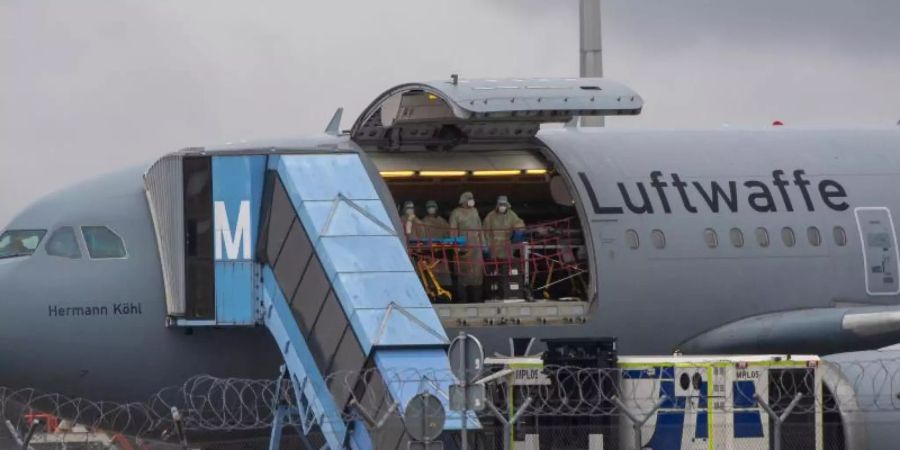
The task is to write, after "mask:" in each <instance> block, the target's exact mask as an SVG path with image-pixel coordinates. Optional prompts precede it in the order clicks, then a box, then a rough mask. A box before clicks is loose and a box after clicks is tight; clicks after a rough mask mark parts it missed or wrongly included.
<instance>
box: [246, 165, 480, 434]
mask: <svg viewBox="0 0 900 450" xmlns="http://www.w3.org/2000/svg"><path fill="white" fill-rule="evenodd" d="M360 158H361V156H360V155H358V154H355V153H337V152H336V153H332V154H321V153H318V154H298V155H277V156H270V158H269V163H268V170H267V174H266V189H265V192H266V194H265V195H264V209H263V214H262V215H263V217H262V225H261V229H260V235H259V244H258V245H257V259H258V260H259V261H260V262H261V263H262V264H263V266H264V269H263V272H264V273H263V281H264V285H265V286H264V289H265V292H266V293H265V295H263V296H262V297H263V299H262V300H263V305H264V311H263V314H264V315H265V316H266V317H265V320H264V323H265V324H266V325H267V326H269V328H270V330H272V334H273V336H276V340H278V342H279V346H280V347H281V348H282V352H283V353H284V355H285V361H286V362H288V367H289V369H290V372H291V376H292V377H294V376H297V375H296V374H301V373H302V374H304V375H299V376H298V378H301V379H303V381H304V382H305V383H306V384H305V385H304V392H302V393H297V394H296V395H297V396H298V399H301V398H302V397H300V395H301V394H303V395H306V396H307V400H310V399H313V398H315V399H316V400H315V405H316V408H319V409H315V408H314V409H315V412H316V414H317V417H319V418H324V419H330V420H325V421H326V422H330V421H331V420H334V419H335V418H340V417H342V413H344V412H346V411H345V410H346V408H347V405H348V401H349V400H350V397H351V391H354V393H355V394H356V395H357V396H360V397H361V398H381V399H384V400H383V401H381V404H372V405H361V406H363V407H367V408H368V409H369V411H380V410H384V409H385V407H386V405H389V404H393V403H396V404H397V405H398V410H399V411H400V415H402V413H403V411H404V409H405V406H406V403H407V402H408V401H409V399H410V398H412V396H414V395H415V394H416V393H418V392H421V391H422V390H428V391H430V392H432V393H434V394H435V395H437V396H438V397H439V398H441V399H442V401H443V402H444V403H445V406H446V405H447V404H448V403H449V400H448V398H447V397H448V393H447V392H448V390H449V385H450V384H452V383H453V382H454V381H455V380H453V379H452V377H447V375H446V374H449V373H450V371H449V361H448V359H447V355H446V346H447V344H448V343H449V341H448V339H447V337H446V333H445V332H444V330H443V327H442V326H441V324H440V321H439V319H438V317H437V314H436V313H435V311H434V309H433V308H432V306H431V303H430V301H429V300H428V297H427V295H426V294H425V292H424V290H423V288H422V286H421V284H420V282H419V279H418V277H417V275H416V273H415V271H414V269H413V267H412V264H411V263H410V261H409V259H408V257H407V255H406V252H405V249H404V247H403V243H402V241H401V240H400V237H399V236H398V235H397V233H396V230H395V229H394V227H393V226H392V225H391V224H392V223H393V222H392V221H391V219H390V215H389V213H388V211H387V209H386V208H385V205H384V203H383V202H382V200H381V199H380V198H379V196H378V194H377V192H376V189H375V186H374V184H373V182H372V180H371V179H370V177H369V174H368V173H367V171H366V169H365V168H364V165H363V163H362V160H361V159H360ZM289 343H290V344H289ZM290 352H293V353H294V354H293V355H289V354H288V353H290ZM289 359H290V360H291V361H288V360H289ZM292 364H293V366H292ZM422 367H429V368H430V370H431V371H432V372H433V373H443V374H445V375H444V377H443V379H435V380H426V381H427V382H423V383H417V382H410V380H400V379H399V378H401V377H400V376H398V374H401V373H405V374H407V375H408V374H410V373H411V371H415V370H418V369H420V368H422ZM362 372H365V373H367V374H369V375H368V376H369V379H367V380H360V379H358V378H353V377H354V376H355V377H358V376H359V374H360V373H362ZM335 374H345V375H344V376H334V375H335ZM354 374H355V375H354ZM304 377H305V379H304ZM435 378H441V377H435ZM292 379H293V378H292ZM411 386H412V387H411ZM360 389H363V390H368V389H374V390H375V391H378V392H374V393H372V395H366V394H367V392H360ZM329 394H330V395H329ZM361 394H362V395H361ZM325 397H330V398H328V401H326V400H323V398H325ZM298 402H299V400H298ZM400 415H394V416H395V417H394V419H393V420H395V421H401V419H400ZM320 420H321V419H320ZM388 425H389V426H388V427H387V429H390V430H394V431H393V432H388V433H385V432H382V433H379V436H378V441H377V442H372V441H371V439H370V438H369V436H367V435H366V433H364V432H363V433H361V432H360V429H359V428H360V427H352V428H348V427H347V426H346V424H341V426H337V425H334V426H332V427H331V428H328V429H324V428H323V430H322V431H324V432H326V433H325V434H326V438H328V439H327V440H328V444H329V446H332V448H335V447H333V446H334V445H336V444H337V443H338V442H343V441H346V440H347V439H349V441H346V442H345V445H349V446H351V447H352V448H361V449H362V448H378V449H396V448H406V445H407V444H406V442H408V438H407V437H406V433H405V432H404V431H403V430H404V427H403V426H402V424H401V423H396V424H390V423H389V424H388ZM446 426H447V428H448V429H456V428H460V426H461V416H460V415H459V414H453V413H451V414H448V419H447V421H446ZM470 427H471V425H470ZM348 431H352V433H351V434H350V435H349V436H348V435H347V433H348ZM364 435H365V436H364ZM338 448H339V447H338Z"/></svg>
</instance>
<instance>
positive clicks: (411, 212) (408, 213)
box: [406, 209, 416, 217]
mask: <svg viewBox="0 0 900 450" xmlns="http://www.w3.org/2000/svg"><path fill="white" fill-rule="evenodd" d="M414 215H416V210H414V209H407V210H406V216H407V217H412V216H414Z"/></svg>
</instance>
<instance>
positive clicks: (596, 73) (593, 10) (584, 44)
mask: <svg viewBox="0 0 900 450" xmlns="http://www.w3.org/2000/svg"><path fill="white" fill-rule="evenodd" d="M578 1H579V8H578V12H579V22H580V25H581V26H580V27H579V29H580V33H579V34H580V39H579V40H580V46H579V47H580V52H579V54H580V58H579V70H580V75H581V77H583V78H584V77H597V78H600V77H602V76H603V36H602V34H601V32H600V27H601V20H600V18H601V12H600V1H601V0H578ZM580 120H581V126H585V127H602V126H604V125H605V124H606V122H605V120H604V118H603V116H586V117H581V118H580Z"/></svg>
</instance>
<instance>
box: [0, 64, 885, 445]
mask: <svg viewBox="0 0 900 450" xmlns="http://www.w3.org/2000/svg"><path fill="white" fill-rule="evenodd" d="M642 106H643V100H642V99H641V97H640V96H639V95H638V94H637V93H635V92H634V91H632V90H631V89H629V88H627V87H625V86H623V85H621V84H618V83H614V82H611V81H608V80H605V79H593V78H584V79H497V80H463V79H458V78H456V77H454V78H452V79H450V80H442V81H434V82H422V83H409V84H403V85H400V86H397V87H394V88H392V89H389V90H388V91H386V92H385V93H383V94H382V95H381V96H379V97H378V98H377V99H376V100H375V101H374V102H373V103H372V104H371V105H370V106H369V107H368V108H366V110H365V111H363V113H362V115H361V116H360V117H359V119H357V120H356V122H355V123H354V125H353V127H352V128H351V129H350V130H349V131H346V132H341V131H339V122H340V116H339V115H336V117H335V119H334V120H333V121H332V123H331V124H329V126H328V128H327V130H326V132H325V133H323V134H322V135H318V136H310V137H306V138H299V139H285V140H275V141H271V142H250V143H241V144H230V145H222V146H208V147H192V148H186V149H184V150H181V151H179V152H176V153H172V154H169V155H166V156H164V157H162V158H161V159H160V160H158V161H156V162H155V163H153V164H152V165H147V166H140V167H132V168H127V169H123V170H121V171H119V172H116V173H113V174H109V175H103V176H99V177H97V178H95V179H92V180H90V181H87V182H84V183H82V184H79V185H76V186H72V187H70V188H67V189H64V190H63V191H61V192H58V193H56V194H53V195H50V196H47V197H46V198H43V199H41V200H39V201H37V202H35V203H34V204H33V205H31V206H30V207H29V208H27V209H26V210H25V211H23V212H22V213H21V214H19V215H18V216H17V217H16V218H15V219H14V220H13V221H12V222H11V223H10V224H9V226H8V227H7V229H6V230H5V231H4V232H3V234H2V235H0V361H2V364H0V385H12V386H33V387H38V388H42V389H45V390H50V391H54V392H64V393H67V394H70V395H81V396H85V397H88V398H102V399H108V400H120V401H129V400H140V399H142V398H145V397H146V395H149V394H150V393H152V392H154V391H155V390H157V389H159V388H160V387H163V386H167V385H173V384H178V383H180V382H181V381H182V380H184V379H186V378H187V377H189V376H191V375H194V374H198V373H210V374H213V375H219V376H236V377H271V376H273V375H274V374H275V373H276V372H277V367H278V365H279V364H280V361H281V359H282V354H280V352H279V351H278V350H279V347H277V346H276V345H274V344H273V342H272V337H271V336H269V335H268V334H269V333H268V332H267V331H266V330H265V328H263V327H262V326H260V325H269V324H268V322H266V321H267V320H268V319H266V317H267V316H265V312H264V311H263V312H261V310H262V309H264V308H263V307H264V306H265V305H268V304H267V303H266V302H267V301H269V300H267V299H269V297H270V296H272V297H280V296H283V300H284V301H285V302H286V304H290V305H291V308H293V314H294V316H295V317H296V320H297V321H298V323H299V329H300V330H301V332H302V334H303V335H304V336H306V339H307V341H308V342H309V345H310V352H311V354H312V355H313V356H314V358H313V359H315V360H316V365H318V366H319V368H320V369H321V372H322V373H326V372H328V371H330V370H334V368H335V367H336V366H341V367H348V366H349V367H359V364H360V363H363V364H364V365H365V364H366V363H365V362H364V361H365V360H366V359H367V358H370V357H371V358H374V357H373V356H371V355H372V353H370V349H374V348H381V347H379V345H380V344H381V343H384V339H388V338H386V337H385V335H384V333H385V332H395V333H399V334H397V335H398V336H399V335H401V334H403V331H402V330H396V329H394V330H393V331H391V329H392V328H391V327H392V326H394V325H396V324H394V325H392V324H391V323H388V322H389V321H388V320H387V319H383V320H384V322H380V320H382V319H377V318H376V319H371V320H369V319H366V317H367V316H365V311H366V308H367V306H366V305H367V304H366V302H367V301H370V299H371V298H374V297H378V298H382V297H383V298H384V299H387V300H384V301H385V302H387V301H388V300H390V301H391V302H394V303H392V304H393V305H398V306H397V307H398V308H400V307H401V306H404V305H405V304H404V303H403V302H404V300H402V299H404V298H412V297H416V298H427V297H425V296H426V295H428V296H430V298H431V300H434V302H433V305H430V306H429V304H428V303H429V302H426V303H425V307H422V306H423V305H422V304H417V306H415V307H412V306H408V305H406V306H404V307H407V306H408V309H409V310H410V311H412V312H405V313H404V314H407V316H408V317H410V319H409V320H408V321H407V322H406V323H407V326H408V329H411V330H415V329H418V328H422V329H425V330H426V331H427V332H422V333H420V335H417V336H416V337H415V339H416V340H417V341H418V340H425V341H429V339H432V337H433V340H435V342H438V343H442V342H445V341H446V334H444V333H445V331H444V330H446V333H447V334H450V335H452V334H455V333H456V332H457V331H459V330H467V331H469V332H471V333H473V334H475V335H477V336H479V337H481V338H482V340H483V341H484V342H485V344H486V347H488V351H489V352H493V351H499V352H506V351H507V339H508V338H510V337H537V338H548V337H571V336H615V337H617V338H618V342H619V349H620V351H621V352H622V353H627V354H654V353H656V354H667V353H671V352H672V351H676V350H677V351H681V352H683V353H705V354H716V353H730V352H740V353H767V352H776V353H807V354H823V355H824V354H832V353H839V352H851V351H859V350H875V349H878V348H880V347H884V346H887V345H890V344H894V343H897V342H898V341H900V305H898V303H900V267H898V264H900V254H898V246H897V240H896V230H895V226H894V222H893V214H894V213H897V212H898V211H900V195H898V191H897V188H896V184H895V183H900V129H897V128H890V129H888V128H866V129H861V128H860V129H849V128H848V129H833V128H802V129H800V128H793V127H789V126H782V127H766V128H758V129H737V128H733V127H732V128H726V129H713V130H704V131H689V130H630V129H629V130H617V129H584V128H580V127H578V126H573V125H572V122H573V118H576V117H579V116H591V115H633V114H638V113H639V112H640V111H641V108H642ZM549 123H565V124H567V125H565V126H561V127H556V128H554V127H544V129H542V128H541V126H542V125H544V124H549ZM463 192H471V193H472V194H473V196H474V198H475V201H476V205H475V208H476V209H477V210H478V212H479V215H480V216H481V217H484V216H485V215H486V214H487V213H488V212H489V211H491V210H492V209H494V202H495V199H496V198H497V197H498V196H500V195H505V196H507V197H508V199H509V202H510V204H511V207H512V209H513V210H515V211H516V212H517V214H518V215H519V216H520V217H521V218H522V219H523V221H524V222H525V226H524V228H523V230H522V232H520V233H512V234H513V235H515V236H516V238H515V239H513V240H509V239H507V240H508V244H509V245H510V248H511V252H509V253H510V255H513V256H509V257H508V259H509V261H506V264H501V265H496V266H495V267H502V268H504V269H507V268H509V267H511V266H515V267H516V268H517V270H515V271H513V272H511V273H509V274H507V275H508V276H505V277H502V278H498V277H496V276H492V274H491V273H490V267H491V266H490V260H491V255H490V254H489V253H488V254H486V255H485V256H486V258H484V257H482V258H481V259H479V258H471V255H473V253H470V252H476V251H480V250H481V249H480V247H481V246H483V245H486V244H484V243H481V245H479V248H466V246H467V245H469V246H471V245H472V242H473V239H471V238H470V239H469V240H468V241H467V240H466V239H455V238H457V237H458V235H464V234H465V233H455V232H454V230H448V236H449V238H447V239H434V240H428V239H413V238H410V239H408V240H407V239H403V240H402V242H403V245H404V246H405V247H403V246H401V247H397V248H402V251H400V252H399V253H398V252H394V251H393V249H395V247H380V245H381V244H377V245H376V244H371V245H370V244H369V243H370V242H375V241H377V240H379V239H382V238H386V237H387V238H391V239H394V240H395V241H401V239H398V238H400V237H404V236H405V234H406V233H405V230H404V229H403V226H402V225H401V218H400V216H399V215H398V214H397V213H396V211H397V206H398V205H400V204H402V203H403V202H404V201H413V202H414V204H415V205H416V207H417V208H421V207H422V206H423V205H424V204H425V203H426V201H429V200H433V201H435V202H437V204H438V205H440V209H441V210H442V211H443V214H444V215H445V216H446V215H447V214H449V213H450V211H451V210H452V209H454V208H456V207H457V206H458V201H459V198H460V195H461V194H462V193H463ZM291 206H293V208H291ZM422 212H423V210H422V209H419V210H418V213H419V214H420V215H421V213H422ZM341 230H343V231H341ZM335 233H337V234H335ZM337 235H340V236H341V237H343V238H345V239H349V237H348V236H350V235H352V237H353V240H346V241H341V242H342V243H341V244H340V245H338V244H334V245H332V244H329V242H338V241H327V239H329V238H332V237H335V236H337ZM477 239H478V238H476V240H477ZM323 242H324V243H323ZM379 242H380V241H379ZM385 242H387V241H385ZM385 245H387V244H385ZM391 245H393V244H391ZM476 245H478V244H476ZM329 246H330V247H329ZM338 247H340V248H338ZM388 248H390V249H391V250H390V251H388V250H385V249H388ZM435 249H438V250H435ZM341 251H343V253H340V252H341ZM423 255H424V256H423ZM410 256H412V258H410ZM476 256H477V255H476ZM423 260H425V261H437V262H438V263H439V264H445V266H442V267H445V268H446V269H445V271H444V273H443V274H441V273H436V272H435V271H438V272H439V271H440V269H435V266H430V267H425V268H422V267H420V266H418V263H419V262H421V261H423ZM367 264H368V265H369V266H367ZM467 264H468V266H466V265H467ZM413 265H416V267H413ZM370 266H372V267H374V266H377V267H375V268H372V267H370ZM463 270H483V271H484V274H483V275H484V278H483V279H484V281H483V286H487V285H490V284H491V283H494V284H496V283H497V282H498V281H497V280H501V281H500V282H503V283H512V284H513V285H514V286H512V289H511V291H513V292H516V291H517V292H518V293H514V294H512V295H507V296H506V297H507V298H504V299H498V300H494V301H483V302H470V303H463V302H461V301H460V299H461V297H459V296H457V295H454V294H455V293H456V292H458V290H454V289H453V288H454V286H452V284H453V283H458V282H459V280H460V278H461V275H460V274H461V273H462V271H463ZM350 272H352V275H353V277H350V275H347V274H348V273H350ZM401 272H402V274H403V277H404V278H403V279H402V280H401V279H400V278H399V276H397V275H396V274H397V273H401ZM434 275H437V276H434ZM442 276H443V283H444V284H445V286H440V284H441V282H440V281H438V280H439V279H441V278H442ZM342 277H343V278H342ZM410 277H412V278H410ZM410 279H412V280H414V283H413V284H414V285H412V284H409V283H408V281H409V280H410ZM420 280H421V281H423V283H419V281H420ZM510 280H512V281H510ZM354 283H355V284H354ZM447 284H450V285H447ZM260 286H262V287H260ZM271 286H276V287H275V288H273V289H272V290H266V289H267V288H268V287H271ZM354 286H356V287H354ZM438 288H441V289H438ZM485 289H486V288H485ZM440 290H445V291H446V292H449V293H450V295H444V296H443V297H441V296H440V295H437V294H436V292H438V291H440ZM273 293H274V294H273ZM323 299H324V300H323ZM329 299H330V300H329ZM398 299H399V300H398ZM454 299H455V300H454ZM373 301H374V300H373ZM378 301H381V300H378ZM338 302H340V304H341V305H344V308H345V309H344V315H340V314H337V315H336V316H334V317H338V316H340V317H339V318H332V316H329V315H328V314H332V312H333V311H332V312H328V311H327V310H328V308H329V305H331V304H337V303H338ZM354 302H356V303H354ZM350 304H354V305H356V306H355V307H356V309H355V310H354V309H352V308H351V309H347V308H350V306H348V305H350ZM384 304H385V303H383V302H382V303H379V305H382V306H383V305H384ZM304 308H308V309H310V311H304ZM388 309H390V308H388ZM401 309H402V308H401ZM276 310H277V308H276ZM425 310H427V311H425ZM388 314H390V311H388V313H385V315H384V316H379V317H387V315H388ZM367 320H368V321H367ZM348 321H349V322H350V325H348V324H347V323H348ZM322 323H325V324H328V327H325V326H317V324H322ZM379 323H380V324H381V325H384V324H387V325H386V326H382V328H380V329H377V330H375V329H376V328H378V327H375V326H374V325H372V324H379ZM410 324H412V325H410ZM434 324H440V325H443V328H441V327H440V326H438V325H434ZM426 325H427V326H426ZM367 327H368V328H367ZM373 327H374V328H373ZM269 328H271V326H269ZM361 330H369V331H371V332H372V333H373V335H374V333H376V332H377V334H378V336H376V337H372V335H366V331H361ZM372 330H375V331H372ZM385 330H387V331H385ZM273 333H274V332H273ZM353 334H355V335H356V340H358V341H359V342H360V344H359V345H360V347H361V348H362V349H363V352H362V356H364V357H360V356H359V355H354V356H346V357H345V355H348V354H350V353H353V352H352V351H351V350H346V349H345V347H344V345H343V342H344V341H343V340H342V337H343V336H351V335H353ZM413 334H415V333H413ZM367 336H368V337H367ZM422 336H425V337H422ZM429 336H432V337H429ZM276 338H277V336H276ZM345 340H346V339H345ZM356 340H355V341H354V342H356ZM339 342H341V344H339ZM327 343H330V345H329V344H327ZM347 348H349V347H347ZM398 348H405V347H403V346H400V345H399V344H398ZM371 351H372V352H375V350H371ZM357 353H358V352H357ZM385 354H386V353H385ZM367 355H368V356H367ZM376 356H377V355H376ZM301 359H302V358H301ZM376 359H377V358H376ZM346 360H353V361H354V363H353V364H349V365H347V364H344V362H345V361H346ZM382 362H384V361H380V362H379V364H381V363H382ZM368 364H373V363H371V362H370V363H368ZM384 364H388V363H386V362H384ZM343 400H345V399H343ZM872 439H875V438H872ZM870 443H871V441H870Z"/></svg>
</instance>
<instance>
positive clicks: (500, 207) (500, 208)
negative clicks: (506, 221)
mask: <svg viewBox="0 0 900 450" xmlns="http://www.w3.org/2000/svg"><path fill="white" fill-rule="evenodd" d="M497 211H500V212H502V213H505V212H506V205H500V206H498V207H497Z"/></svg>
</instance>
